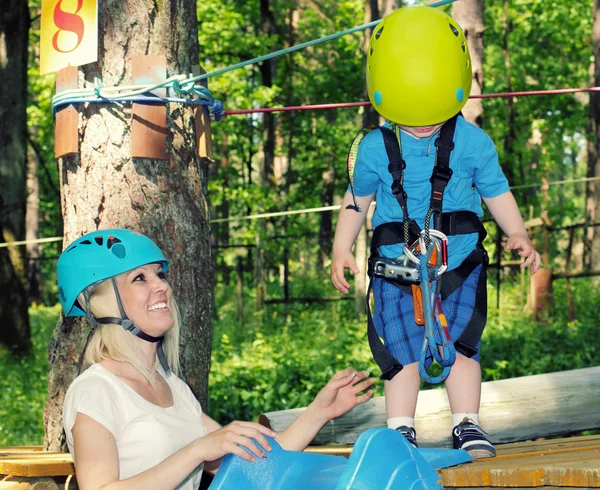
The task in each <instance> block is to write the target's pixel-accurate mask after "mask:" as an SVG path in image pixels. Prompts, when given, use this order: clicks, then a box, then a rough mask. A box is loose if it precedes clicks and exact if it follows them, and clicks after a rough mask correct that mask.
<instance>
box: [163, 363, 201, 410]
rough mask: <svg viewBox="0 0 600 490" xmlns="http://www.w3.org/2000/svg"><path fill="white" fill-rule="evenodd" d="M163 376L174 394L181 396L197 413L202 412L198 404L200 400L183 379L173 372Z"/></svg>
mask: <svg viewBox="0 0 600 490" xmlns="http://www.w3.org/2000/svg"><path fill="white" fill-rule="evenodd" d="M163 376H164V377H165V379H166V380H167V383H169V386H170V387H171V389H172V390H173V391H174V393H173V395H174V396H177V397H179V398H181V399H182V400H183V401H184V403H186V405H188V407H189V408H190V409H191V410H193V411H194V412H197V413H199V414H201V413H202V406H201V405H200V402H199V401H198V399H197V398H196V396H195V395H194V392H193V391H192V389H191V388H190V386H189V385H188V384H187V383H186V382H185V381H183V380H182V379H181V378H180V377H179V376H177V375H176V374H175V373H173V372H170V373H169V374H168V375H165V374H163Z"/></svg>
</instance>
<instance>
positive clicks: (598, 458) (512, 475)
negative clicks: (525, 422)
mask: <svg viewBox="0 0 600 490" xmlns="http://www.w3.org/2000/svg"><path fill="white" fill-rule="evenodd" d="M441 474H442V482H443V486H444V487H472V486H484V487H541V486H560V487H591V488H600V448H599V449H598V450H596V451H588V452H586V453H583V454H580V453H562V454H554V455H541V456H531V457H523V458H518V459H510V460H506V461H494V460H493V459H491V460H480V461H476V462H474V463H471V464H469V465H462V466H460V467H457V468H449V469H446V470H442V471H441Z"/></svg>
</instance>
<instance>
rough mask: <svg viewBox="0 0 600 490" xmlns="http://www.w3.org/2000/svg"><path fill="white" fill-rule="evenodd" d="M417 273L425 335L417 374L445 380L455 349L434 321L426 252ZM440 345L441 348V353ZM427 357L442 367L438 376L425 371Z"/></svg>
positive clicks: (431, 382)
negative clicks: (419, 281) (419, 280)
mask: <svg viewBox="0 0 600 490" xmlns="http://www.w3.org/2000/svg"><path fill="white" fill-rule="evenodd" d="M419 275H420V277H421V285H420V288H421V296H422V301H423V316H424V318H425V337H424V338H423V344H422V347H421V354H420V356H419V374H420V375H421V378H423V379H424V380H425V381H426V382H427V383H430V384H437V383H441V382H442V381H445V380H446V378H447V377H448V375H449V374H450V368H451V367H452V365H453V364H454V361H455V360H456V349H455V347H454V344H453V343H452V342H451V341H448V340H447V339H446V336H445V333H444V330H443V327H442V325H441V324H440V322H439V321H436V318H435V315H434V301H435V295H434V294H433V292H432V287H431V280H430V266H429V258H428V257H427V254H421V255H420V256H419ZM435 279H436V280H437V281H439V278H437V277H436V278H435ZM436 327H437V328H436ZM436 338H437V339H439V341H438V340H436ZM440 342H441V343H440ZM440 347H441V349H442V353H441V354H440ZM428 357H433V359H434V360H435V361H436V362H437V363H438V364H439V365H440V366H442V367H443V368H444V369H443V370H442V373H441V374H440V375H439V376H435V377H432V376H430V375H429V373H428V372H427V369H426V367H425V366H426V364H425V362H426V359H427V358H428Z"/></svg>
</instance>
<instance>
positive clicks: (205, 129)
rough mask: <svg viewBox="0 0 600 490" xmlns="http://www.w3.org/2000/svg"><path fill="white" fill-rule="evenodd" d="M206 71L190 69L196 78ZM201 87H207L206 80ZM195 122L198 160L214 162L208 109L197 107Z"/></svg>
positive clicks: (198, 68)
mask: <svg viewBox="0 0 600 490" xmlns="http://www.w3.org/2000/svg"><path fill="white" fill-rule="evenodd" d="M205 73H206V71H205V70H204V69H203V68H202V67H201V66H199V65H194V66H193V67H192V74H193V75H194V76H195V77H197V76H199V75H204V74H205ZM200 83H201V84H202V85H203V86H205V87H208V82H207V80H203V81H202V82H200ZM195 120H196V149H197V151H198V156H199V157H200V158H208V159H209V160H211V161H212V160H214V155H213V146H212V129H211V126H210V114H209V111H208V107H206V106H203V105H197V106H196V111H195Z"/></svg>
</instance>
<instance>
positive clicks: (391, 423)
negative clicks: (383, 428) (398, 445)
mask: <svg viewBox="0 0 600 490" xmlns="http://www.w3.org/2000/svg"><path fill="white" fill-rule="evenodd" d="M401 425H406V426H407V427H412V428H413V429H414V428H415V419H414V418H412V417H392V418H390V419H387V426H388V429H396V428H398V427H400V426H401Z"/></svg>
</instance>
